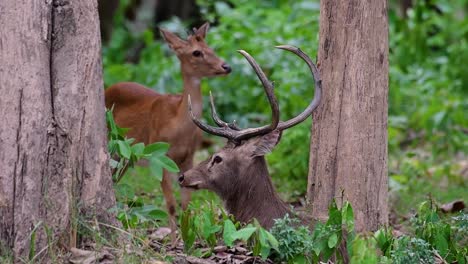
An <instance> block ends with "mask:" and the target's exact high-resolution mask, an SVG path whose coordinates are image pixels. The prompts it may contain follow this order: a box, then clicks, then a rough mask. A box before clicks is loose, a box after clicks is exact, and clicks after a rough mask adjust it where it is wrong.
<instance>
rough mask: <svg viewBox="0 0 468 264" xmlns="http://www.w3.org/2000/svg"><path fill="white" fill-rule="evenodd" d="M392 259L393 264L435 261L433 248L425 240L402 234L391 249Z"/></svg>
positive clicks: (428, 263)
mask: <svg viewBox="0 0 468 264" xmlns="http://www.w3.org/2000/svg"><path fill="white" fill-rule="evenodd" d="M392 261H393V263H395V264H406V263H427V264H430V263H435V255H434V250H433V249H432V248H431V245H430V244H429V243H427V242H426V241H424V240H422V239H419V238H411V237H408V236H402V237H400V238H398V239H397V240H396V241H395V249H394V250H393V251H392Z"/></svg>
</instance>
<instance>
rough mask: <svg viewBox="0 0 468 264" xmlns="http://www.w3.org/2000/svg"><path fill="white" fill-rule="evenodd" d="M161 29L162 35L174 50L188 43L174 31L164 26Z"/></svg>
mask: <svg viewBox="0 0 468 264" xmlns="http://www.w3.org/2000/svg"><path fill="white" fill-rule="evenodd" d="M159 31H161V35H162V36H163V38H164V40H165V41H166V42H167V44H168V45H169V47H170V48H171V49H172V50H177V49H179V48H181V47H183V46H184V45H186V44H187V43H186V41H185V40H183V39H181V38H179V37H178V36H177V35H176V34H174V33H172V32H169V31H167V30H165V29H162V28H160V29H159Z"/></svg>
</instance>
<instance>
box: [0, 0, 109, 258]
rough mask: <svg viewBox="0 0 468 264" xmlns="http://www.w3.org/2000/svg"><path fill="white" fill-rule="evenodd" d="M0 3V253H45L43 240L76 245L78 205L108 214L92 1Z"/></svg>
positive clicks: (96, 28)
mask: <svg viewBox="0 0 468 264" xmlns="http://www.w3.org/2000/svg"><path fill="white" fill-rule="evenodd" d="M0 13H1V15H0V25H2V29H1V30H0V61H1V65H0V93H1V96H0V115H1V117H2V124H1V126H0V168H1V170H0V244H1V246H2V247H0V254H3V253H6V252H1V251H2V250H6V249H10V250H12V251H13V254H14V257H15V259H16V261H18V260H20V259H23V260H27V259H29V258H31V257H33V255H38V256H37V257H36V260H37V259H40V260H42V262H46V263H47V262H48V260H47V258H48V255H49V254H47V252H48V251H49V250H51V248H49V246H51V245H55V244H60V245H63V246H65V247H70V246H75V243H76V227H74V225H73V222H74V221H73V220H75V218H76V217H77V216H78V215H79V214H81V215H83V214H84V215H88V216H93V217H94V216H95V217H97V219H98V220H99V221H104V222H107V223H113V221H114V220H113V219H114V218H113V216H112V215H110V214H109V213H107V209H108V208H110V207H112V206H113V205H114V204H115V198H114V194H113V190H112V180H111V175H110V169H109V167H108V156H107V151H106V136H105V135H106V127H105V120H104V98H103V89H102V86H103V83H102V68H101V59H100V47H101V46H100V45H101V44H100V37H99V34H100V33H99V21H98V14H97V2H96V1H68V0H63V1H62V0H54V1H26V0H2V1H0ZM35 227H37V229H36V231H33V230H34V228H35ZM46 230H49V231H50V232H48V234H46ZM32 234H34V236H35V239H34V240H33V238H34V236H32ZM33 247H34V250H33V251H32V252H31V249H32V248H33ZM31 253H32V255H31ZM28 255H29V256H28Z"/></svg>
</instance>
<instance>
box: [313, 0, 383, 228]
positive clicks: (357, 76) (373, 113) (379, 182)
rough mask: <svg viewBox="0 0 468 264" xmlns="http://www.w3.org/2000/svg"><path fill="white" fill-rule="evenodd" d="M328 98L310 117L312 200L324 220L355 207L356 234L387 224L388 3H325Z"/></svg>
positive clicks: (322, 51) (321, 57) (322, 53)
mask: <svg viewBox="0 0 468 264" xmlns="http://www.w3.org/2000/svg"><path fill="white" fill-rule="evenodd" d="M320 5H321V6H320V46H319V54H318V61H319V64H320V71H321V74H322V84H323V98H322V102H321V105H320V106H319V109H318V111H317V112H315V114H314V116H313V120H314V124H313V132H312V140H311V155H310V162H309V181H308V194H307V196H308V199H309V202H310V206H311V208H310V210H311V213H312V216H313V217H314V218H317V219H321V220H323V219H326V217H327V211H328V206H329V204H330V202H331V200H332V199H333V198H335V199H336V200H337V202H338V203H340V202H341V201H343V200H348V201H350V202H351V204H352V206H353V208H354V213H355V218H356V230H358V231H364V230H375V229H377V228H378V227H379V226H380V225H382V224H386V223H387V221H388V208H387V188H388V187H387V186H388V178H387V94H388V21H387V5H386V1H385V0H376V1H349V2H342V1H332V0H323V1H321V2H320Z"/></svg>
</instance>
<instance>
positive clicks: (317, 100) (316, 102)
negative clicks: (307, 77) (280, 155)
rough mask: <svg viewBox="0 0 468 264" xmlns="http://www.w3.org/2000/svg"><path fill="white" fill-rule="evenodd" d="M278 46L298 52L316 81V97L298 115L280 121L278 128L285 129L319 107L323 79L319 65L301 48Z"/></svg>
mask: <svg viewBox="0 0 468 264" xmlns="http://www.w3.org/2000/svg"><path fill="white" fill-rule="evenodd" d="M276 48H278V49H283V50H287V51H289V52H292V53H294V54H296V55H297V56H299V57H300V58H301V59H302V60H304V61H305V62H306V63H307V65H308V66H309V69H310V72H311V73H312V76H313V78H314V82H315V92H314V99H313V100H312V102H311V103H310V104H309V106H307V108H306V109H305V110H304V111H303V112H302V113H300V114H299V115H298V116H296V117H294V118H292V119H289V120H288V121H284V122H283V121H282V122H280V123H279V125H278V127H277V129H278V130H285V129H288V128H290V127H293V126H295V125H297V124H299V123H301V122H302V121H304V120H305V119H306V118H307V117H309V116H310V115H311V114H312V112H313V111H314V110H315V109H316V108H317V106H318V105H319V103H320V99H321V97H322V80H321V79H320V73H319V71H318V69H317V66H316V65H315V64H314V63H313V62H312V60H311V59H310V58H309V56H307V54H305V53H304V52H302V50H301V49H299V48H297V47H294V46H291V45H281V46H276Z"/></svg>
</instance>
